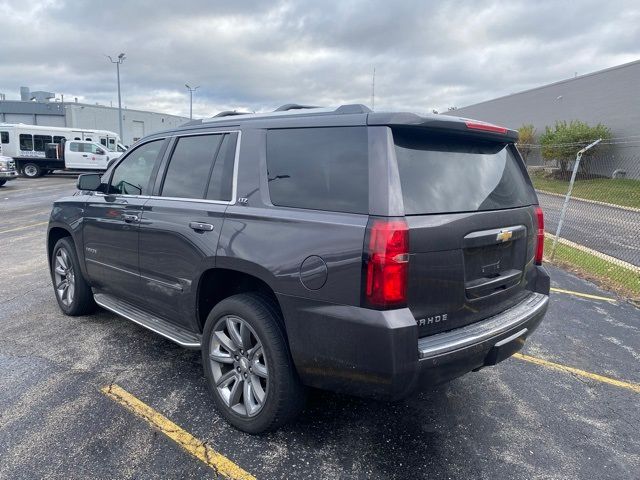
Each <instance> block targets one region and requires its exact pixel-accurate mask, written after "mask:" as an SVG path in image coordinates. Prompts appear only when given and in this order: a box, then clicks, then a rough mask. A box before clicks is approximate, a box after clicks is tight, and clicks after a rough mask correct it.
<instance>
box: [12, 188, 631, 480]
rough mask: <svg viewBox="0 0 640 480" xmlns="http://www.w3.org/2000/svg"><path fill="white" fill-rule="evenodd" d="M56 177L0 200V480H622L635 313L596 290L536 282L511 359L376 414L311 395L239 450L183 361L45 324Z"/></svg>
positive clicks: (133, 332)
mask: <svg viewBox="0 0 640 480" xmlns="http://www.w3.org/2000/svg"><path fill="white" fill-rule="evenodd" d="M74 181H75V180H74V178H73V177H71V176H65V177H60V176H57V177H45V178H40V179H33V180H25V179H19V180H16V181H12V182H10V183H8V184H7V185H6V186H5V187H2V188H0V246H1V252H2V255H0V272H1V273H0V478H1V479H5V478H6V479H19V478H55V479H58V478H59V479H62V478H64V479H70V478H87V477H92V478H145V479H148V478H216V476H217V473H216V469H218V470H220V471H221V472H226V474H227V476H230V477H234V476H235V477H236V478H243V476H244V475H245V474H246V475H249V474H250V475H252V476H254V477H255V478H259V479H265V478H314V479H317V478H329V479H334V478H347V479H350V478H385V479H387V478H443V479H450V478H486V479H489V478H491V479H502V478H505V479H506V478H509V479H512V478H544V479H548V478H558V479H566V478H589V479H593V478H597V479H605V478H611V479H637V478H640V434H639V432H640V408H639V407H638V405H640V310H638V309H637V308H635V307H634V306H632V305H631V304H628V303H626V302H625V301H624V300H622V299H618V298H616V297H615V296H614V295H613V294H612V293H610V292H606V291H603V290H601V289H598V288H597V287H595V286H594V285H593V284H591V283H589V282H586V281H583V280H581V279H579V278H577V277H575V276H572V275H570V274H568V273H565V272H563V271H562V270H559V269H556V268H549V270H550V273H551V275H552V280H553V287H554V288H555V289H556V291H555V292H554V294H553V299H552V304H551V307H550V309H549V313H548V315H547V317H546V319H545V321H544V322H543V324H542V325H541V327H540V328H539V329H538V330H537V332H536V333H535V334H534V336H533V337H532V338H531V339H530V341H529V342H528V344H527V346H526V347H525V350H524V352H523V353H524V354H525V355H527V356H519V357H516V358H511V359H509V360H507V361H505V362H503V363H501V364H500V365H498V366H497V367H494V368H490V369H485V370H482V371H480V372H477V373H473V374H469V375H467V376H465V377H463V378H460V379H458V380H455V381H453V382H451V383H449V384H446V385H443V386H440V387H438V388H436V389H434V390H433V391H431V392H429V393H423V394H420V395H417V396H415V397H414V398H411V399H409V400H405V401H402V402H399V403H394V404H387V403H378V402H374V401H369V400H362V399H358V398H351V397H345V396H340V395H335V394H331V393H326V392H317V391H314V392H311V394H310V399H309V402H308V407H307V409H306V410H305V412H304V414H303V415H302V417H301V418H300V420H299V421H298V422H297V423H295V424H293V425H290V426H288V427H286V428H284V429H282V430H280V431H278V432H276V433H273V434H269V435H266V436H262V437H252V436H248V435H245V434H242V433H240V432H238V431H236V430H234V429H233V428H232V427H230V426H228V425H227V424H226V423H224V421H223V420H222V419H221V418H220V416H219V415H218V414H217V413H216V411H215V409H214V407H213V402H212V401H211V400H210V399H209V397H208V394H207V391H206V385H205V381H204V378H203V376H202V366H201V362H200V356H199V353H198V352H193V351H188V350H184V349H182V348H180V347H178V346H176V345H175V344H173V343H171V342H169V341H167V340H164V339H163V338H161V337H159V336H157V335H155V334H153V333H151V332H149V331H147V330H145V329H143V328H141V327H139V326H137V325H135V324H133V323H131V322H128V321H127V320H124V319H121V318H119V317H117V316H115V315H113V314H111V313H107V312H105V311H98V313H96V314H94V315H92V316H87V317H79V318H70V317H65V316H64V315H62V314H61V313H60V311H59V310H58V306H57V304H56V301H55V299H54V294H53V290H52V288H51V282H50V278H49V275H48V271H47V262H46V253H45V234H46V222H47V218H48V213H49V210H50V205H51V202H52V200H54V199H55V198H57V197H59V196H62V195H63V194H67V193H73V191H74ZM558 290H562V291H563V292H561V291H558ZM576 293H578V294H580V295H576ZM565 367H571V368H572V370H567V369H566V368H565ZM110 386H112V388H115V387H113V386H117V388H118V390H117V391H120V390H119V389H122V390H124V391H126V392H128V394H130V395H131V396H132V397H133V398H135V399H136V401H137V402H140V404H137V406H136V405H134V404H132V402H129V403H128V404H127V399H126V398H125V399H122V398H121V401H117V400H118V399H117V398H116V399H115V400H114V395H111V396H109V395H106V394H105V392H106V393H109V392H110V391H112V390H109V387H110ZM105 387H106V388H105ZM113 391H115V390H113ZM130 399H131V398H130ZM142 402H143V403H142ZM141 405H142V406H141ZM144 408H148V409H149V410H146V412H147V413H144V411H142V410H144ZM151 409H153V410H151ZM134 412H137V414H136V413H134ZM160 415H162V417H160ZM142 417H146V419H145V418H142ZM153 422H155V425H156V426H153V425H151V424H150V423H153ZM193 442H195V444H194V443H193ZM194 445H195V446H194ZM184 447H186V448H184ZM189 452H191V453H189ZM198 452H200V458H198V455H197V454H198ZM203 452H204V453H203ZM218 454H219V455H218ZM194 455H195V456H194ZM244 478H251V477H248V476H244Z"/></svg>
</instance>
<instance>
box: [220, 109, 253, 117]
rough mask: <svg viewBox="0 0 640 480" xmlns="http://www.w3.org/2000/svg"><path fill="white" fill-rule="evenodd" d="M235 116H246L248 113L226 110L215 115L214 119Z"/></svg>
mask: <svg viewBox="0 0 640 480" xmlns="http://www.w3.org/2000/svg"><path fill="white" fill-rule="evenodd" d="M234 115H246V112H236V111H235V110H225V111H224V112H220V113H218V114H217V115H214V116H213V118H216V117H232V116H234Z"/></svg>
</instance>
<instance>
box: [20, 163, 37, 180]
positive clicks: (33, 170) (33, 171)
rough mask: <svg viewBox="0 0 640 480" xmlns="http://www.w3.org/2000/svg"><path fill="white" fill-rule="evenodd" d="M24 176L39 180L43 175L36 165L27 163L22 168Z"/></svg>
mask: <svg viewBox="0 0 640 480" xmlns="http://www.w3.org/2000/svg"><path fill="white" fill-rule="evenodd" d="M22 174H23V175H24V176H25V177H27V178H37V177H39V176H41V175H42V169H41V168H40V165H38V164H36V163H27V164H25V166H24V167H23V168H22Z"/></svg>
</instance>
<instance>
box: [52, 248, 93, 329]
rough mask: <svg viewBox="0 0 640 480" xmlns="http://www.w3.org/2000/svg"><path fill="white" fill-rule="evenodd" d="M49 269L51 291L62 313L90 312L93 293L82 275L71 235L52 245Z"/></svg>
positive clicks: (84, 313)
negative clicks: (51, 282)
mask: <svg viewBox="0 0 640 480" xmlns="http://www.w3.org/2000/svg"><path fill="white" fill-rule="evenodd" d="M50 269H51V279H52V281H53V292H54V294H55V296H56V300H57V301H58V306H59V307H60V310H62V313H64V314H65V315H69V316H72V317H76V316H79V315H86V314H88V313H91V312H92V311H93V310H94V309H95V302H94V301H93V293H92V292H91V287H90V286H89V284H88V283H87V281H86V280H85V279H84V277H83V276H82V270H80V262H78V256H77V254H76V249H75V245H74V243H73V240H71V237H64V238H61V239H60V240H58V242H57V243H56V245H55V247H53V253H52V255H51V265H50ZM65 286H66V288H65Z"/></svg>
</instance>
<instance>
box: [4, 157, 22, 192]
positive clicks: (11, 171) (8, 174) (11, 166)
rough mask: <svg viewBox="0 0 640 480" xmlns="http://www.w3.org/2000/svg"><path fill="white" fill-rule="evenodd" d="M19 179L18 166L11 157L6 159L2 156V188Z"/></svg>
mask: <svg viewBox="0 0 640 480" xmlns="http://www.w3.org/2000/svg"><path fill="white" fill-rule="evenodd" d="M17 177H18V172H17V170H16V165H15V163H14V161H13V158H11V157H5V156H4V155H0V187H2V186H3V185H4V184H5V183H7V182H8V181H9V180H13V179H14V178H17Z"/></svg>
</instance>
